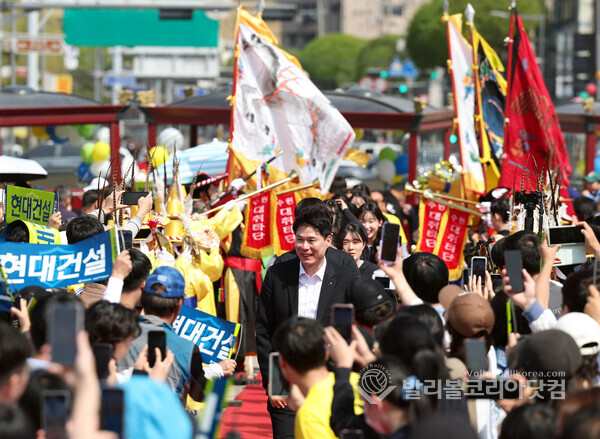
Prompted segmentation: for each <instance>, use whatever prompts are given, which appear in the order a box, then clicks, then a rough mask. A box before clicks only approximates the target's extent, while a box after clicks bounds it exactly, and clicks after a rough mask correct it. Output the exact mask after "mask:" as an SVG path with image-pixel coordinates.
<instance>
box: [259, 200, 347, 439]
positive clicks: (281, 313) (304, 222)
mask: <svg viewBox="0 0 600 439" xmlns="http://www.w3.org/2000/svg"><path fill="white" fill-rule="evenodd" d="M293 230H294V233H295V234H296V246H295V250H296V253H297V256H298V257H297V258H294V259H291V260H288V261H285V262H281V263H278V264H276V265H273V266H272V267H271V268H269V270H268V271H267V274H266V276H265V280H264V282H263V286H262V289H261V292H260V297H259V302H258V312H257V318H256V345H257V353H258V362H259V365H260V370H261V374H262V380H263V387H264V388H265V389H267V388H268V383H269V370H268V367H269V354H270V353H271V352H272V351H273V347H272V344H271V338H272V337H273V334H274V333H275V331H276V330H277V328H278V327H279V326H280V325H281V323H282V322H283V321H284V320H286V319H287V318H288V317H290V316H300V317H307V318H311V319H315V320H319V321H320V322H321V323H322V324H323V325H324V326H329V325H330V323H331V322H330V319H331V306H332V305H333V304H335V303H348V302H349V301H350V290H351V286H352V282H353V281H354V280H355V276H354V273H353V272H352V271H351V270H349V269H348V268H346V267H343V266H341V265H338V264H336V263H335V262H333V261H331V260H328V259H326V258H325V252H326V251H327V248H328V247H329V244H330V243H331V221H330V219H329V217H328V216H327V215H326V214H324V213H323V212H319V211H312V212H310V215H308V214H307V215H301V216H298V217H296V220H295V221H294V226H293ZM286 405H287V402H286V401H285V399H283V398H276V397H275V398H269V401H268V402H267V409H268V411H269V414H270V415H271V424H272V426H273V437H274V438H275V439H277V438H293V437H294V413H293V412H292V411H291V410H289V409H288V408H287V407H286Z"/></svg>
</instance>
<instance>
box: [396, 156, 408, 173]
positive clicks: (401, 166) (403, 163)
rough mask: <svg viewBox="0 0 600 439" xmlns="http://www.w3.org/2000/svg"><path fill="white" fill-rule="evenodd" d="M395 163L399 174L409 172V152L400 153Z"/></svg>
mask: <svg viewBox="0 0 600 439" xmlns="http://www.w3.org/2000/svg"><path fill="white" fill-rule="evenodd" d="M394 164H395V165H396V174H397V175H404V174H408V154H400V155H399V156H398V158H396V161H395V162H394Z"/></svg>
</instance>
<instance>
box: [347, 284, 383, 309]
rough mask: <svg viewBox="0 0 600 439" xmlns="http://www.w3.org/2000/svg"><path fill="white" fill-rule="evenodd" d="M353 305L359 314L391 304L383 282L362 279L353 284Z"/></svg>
mask: <svg viewBox="0 0 600 439" xmlns="http://www.w3.org/2000/svg"><path fill="white" fill-rule="evenodd" d="M351 297H352V304H353V305H354V309H355V310H356V311H357V312H362V311H366V310H367V309H369V308H373V307H375V306H377V305H381V304H384V303H386V302H391V298H390V296H389V295H388V294H387V293H386V292H385V289H384V288H383V285H382V284H381V282H379V281H376V280H372V279H360V280H357V281H356V282H354V283H353V284H352V291H351Z"/></svg>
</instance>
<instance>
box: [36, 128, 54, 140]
mask: <svg viewBox="0 0 600 439" xmlns="http://www.w3.org/2000/svg"><path fill="white" fill-rule="evenodd" d="M31 132H32V133H33V135H34V136H35V137H37V138H38V139H42V140H48V139H49V138H50V136H49V135H48V133H47V132H46V127H45V126H40V125H36V126H33V127H31Z"/></svg>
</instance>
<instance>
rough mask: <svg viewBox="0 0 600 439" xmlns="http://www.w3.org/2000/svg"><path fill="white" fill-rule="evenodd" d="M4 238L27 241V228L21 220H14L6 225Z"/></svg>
mask: <svg viewBox="0 0 600 439" xmlns="http://www.w3.org/2000/svg"><path fill="white" fill-rule="evenodd" d="M6 240H7V241H9V242H29V229H28V228H27V225H26V224H25V223H24V222H23V221H20V220H19V221H15V222H13V223H11V224H9V225H8V226H7V227H6Z"/></svg>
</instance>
